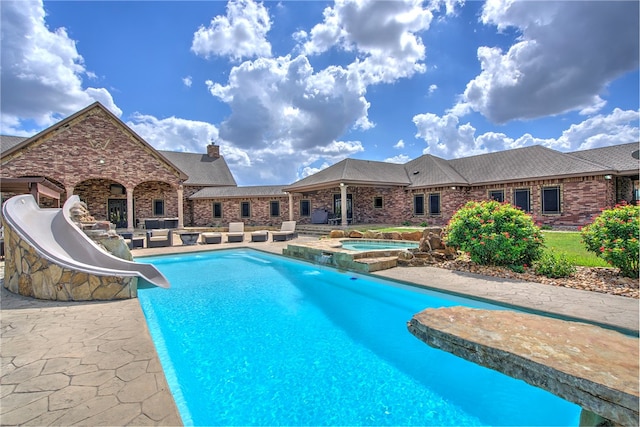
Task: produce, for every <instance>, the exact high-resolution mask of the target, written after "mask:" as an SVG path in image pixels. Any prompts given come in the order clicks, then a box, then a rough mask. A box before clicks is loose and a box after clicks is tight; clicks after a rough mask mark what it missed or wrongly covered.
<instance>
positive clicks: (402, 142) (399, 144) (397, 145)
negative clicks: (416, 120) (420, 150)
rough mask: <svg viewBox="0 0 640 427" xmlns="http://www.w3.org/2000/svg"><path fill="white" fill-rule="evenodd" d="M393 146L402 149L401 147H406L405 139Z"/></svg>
mask: <svg viewBox="0 0 640 427" xmlns="http://www.w3.org/2000/svg"><path fill="white" fill-rule="evenodd" d="M393 148H397V149H398V150H400V149H401V148H404V141H403V140H400V141H398V142H396V145H394V146H393Z"/></svg>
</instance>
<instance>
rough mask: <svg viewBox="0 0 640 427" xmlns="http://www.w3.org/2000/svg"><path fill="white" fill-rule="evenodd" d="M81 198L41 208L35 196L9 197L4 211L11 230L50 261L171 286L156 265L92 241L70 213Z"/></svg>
mask: <svg viewBox="0 0 640 427" xmlns="http://www.w3.org/2000/svg"><path fill="white" fill-rule="evenodd" d="M79 201H80V199H79V198H78V196H71V197H70V198H69V199H68V200H67V201H66V202H65V204H64V207H63V208H62V209H60V208H54V209H42V208H40V207H39V206H38V204H37V203H36V201H35V199H34V198H33V196H32V195H30V194H25V195H20V196H14V197H12V198H10V199H9V200H7V201H6V202H5V203H4V205H3V207H2V214H3V216H4V220H5V222H6V223H7V224H8V225H9V226H10V227H11V229H12V230H13V231H14V232H16V233H18V235H19V236H20V237H21V238H22V239H23V240H25V241H26V242H28V243H29V244H30V245H31V246H33V247H34V248H35V250H36V251H37V252H38V253H39V255H40V256H42V257H43V258H45V259H47V260H48V261H50V262H53V263H55V264H58V265H60V266H62V267H66V268H69V269H72V270H77V271H82V272H84V273H88V274H94V275H98V276H120V277H123V276H124V277H130V276H137V277H139V278H141V279H143V280H144V281H146V282H148V283H150V284H152V285H155V286H159V287H162V288H168V287H169V281H168V280H167V279H166V277H164V275H163V274H162V273H160V271H158V269H156V267H155V266H153V265H151V264H142V263H137V262H133V261H127V260H124V259H121V258H118V257H116V256H113V255H111V254H110V253H107V252H105V251H104V250H103V249H102V248H100V246H98V245H97V244H96V243H95V242H94V241H93V240H91V239H90V238H89V236H87V235H86V234H85V233H84V232H83V231H82V230H81V229H80V228H79V227H78V226H77V225H76V224H75V223H74V222H73V221H72V220H71V218H70V216H69V208H70V207H71V206H72V205H73V204H74V203H77V202H79Z"/></svg>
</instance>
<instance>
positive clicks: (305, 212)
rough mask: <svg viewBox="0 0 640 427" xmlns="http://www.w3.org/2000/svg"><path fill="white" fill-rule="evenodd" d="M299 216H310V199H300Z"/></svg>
mask: <svg viewBox="0 0 640 427" xmlns="http://www.w3.org/2000/svg"><path fill="white" fill-rule="evenodd" d="M300 216H311V201H309V200H300Z"/></svg>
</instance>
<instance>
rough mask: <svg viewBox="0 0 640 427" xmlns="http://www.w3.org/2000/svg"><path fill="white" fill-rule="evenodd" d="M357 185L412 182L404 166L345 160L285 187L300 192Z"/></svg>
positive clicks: (405, 183)
mask: <svg viewBox="0 0 640 427" xmlns="http://www.w3.org/2000/svg"><path fill="white" fill-rule="evenodd" d="M340 182H344V183H345V184H347V185H348V184H357V185H367V184H372V185H409V184H411V180H410V179H409V177H408V176H407V171H406V170H405V168H404V166H403V165H400V164H396V163H388V162H376V161H371V160H358V159H344V160H342V161H340V162H338V163H336V164H335V165H332V166H329V167H328V168H326V169H323V170H321V171H320V172H318V173H315V174H313V175H310V176H308V177H306V178H303V179H301V180H300V181H296V182H295V183H294V184H291V185H289V186H287V187H285V190H287V191H300V190H302V189H307V188H309V189H310V188H313V187H314V186H318V185H320V186H326V185H327V184H338V183H340Z"/></svg>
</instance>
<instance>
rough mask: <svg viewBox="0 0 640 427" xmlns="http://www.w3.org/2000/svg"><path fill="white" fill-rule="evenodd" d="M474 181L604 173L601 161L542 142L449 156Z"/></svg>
mask: <svg viewBox="0 0 640 427" xmlns="http://www.w3.org/2000/svg"><path fill="white" fill-rule="evenodd" d="M448 163H449V165H451V167H453V169H455V170H456V171H457V172H459V173H460V175H462V176H464V177H465V178H466V180H467V181H468V182H469V184H471V185H474V184H475V185H481V184H488V183H493V182H508V181H511V182H513V181H521V180H530V179H536V178H545V177H557V176H572V175H581V174H587V173H603V172H605V171H606V168H603V166H602V165H599V164H596V163H593V162H590V161H588V160H583V159H580V158H577V157H574V156H571V155H568V154H566V153H561V152H559V151H556V150H552V149H550V148H545V147H542V146H540V145H534V146H530V147H523V148H515V149H512V150H505V151H498V152H495V153H488V154H481V155H477V156H471V157H462V158H459V159H453V160H449V162H448Z"/></svg>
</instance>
